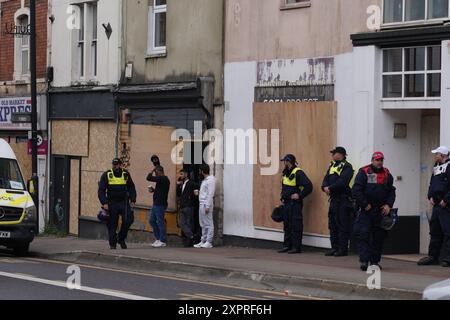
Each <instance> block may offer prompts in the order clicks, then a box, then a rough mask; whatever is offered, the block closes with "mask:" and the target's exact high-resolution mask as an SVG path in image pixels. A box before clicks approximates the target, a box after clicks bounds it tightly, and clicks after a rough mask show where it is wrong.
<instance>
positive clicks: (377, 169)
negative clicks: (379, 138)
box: [352, 152, 396, 271]
mask: <svg viewBox="0 0 450 320" xmlns="http://www.w3.org/2000/svg"><path fill="white" fill-rule="evenodd" d="M383 164H384V155H383V153H381V152H375V153H374V154H373V155H372V164H370V165H368V166H365V167H363V168H361V169H360V170H359V172H358V174H357V175H356V178H355V183H354V185H353V189H352V194H353V198H354V199H355V200H356V203H357V205H358V207H359V208H360V210H359V212H358V215H357V218H356V220H355V225H354V232H355V236H356V238H357V242H358V244H357V247H358V253H359V260H360V264H361V265H360V267H361V270H363V271H367V269H368V267H369V263H370V264H371V265H376V266H379V263H380V260H381V253H382V251H383V244H384V239H385V238H386V235H387V231H386V230H384V229H383V228H382V227H381V221H382V220H383V216H387V215H389V213H390V212H391V209H392V207H393V206H394V202H395V197H396V195H395V187H394V178H393V177H392V175H391V173H390V172H389V170H388V169H387V168H385V167H384V166H383Z"/></svg>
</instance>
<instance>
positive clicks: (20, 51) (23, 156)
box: [0, 0, 49, 231]
mask: <svg viewBox="0 0 450 320" xmlns="http://www.w3.org/2000/svg"><path fill="white" fill-rule="evenodd" d="M29 20H30V9H29V3H28V1H25V0H2V1H0V48H1V49H0V50H1V51H0V138H2V139H5V140H6V141H7V142H8V143H9V144H10V145H11V147H12V149H13V150H14V152H15V154H16V155H17V158H18V161H19V164H20V166H21V170H22V173H23V176H24V178H25V179H29V178H31V176H32V174H33V173H32V169H31V166H32V165H31V142H30V140H29V139H28V132H29V131H30V130H31V122H29V123H17V122H16V121H15V120H14V118H16V116H18V115H19V114H28V115H30V113H31V91H30V46H29V40H30V39H29V38H30V36H29V34H28V33H29ZM48 25H49V23H48V1H46V0H42V1H37V2H36V29H37V30H38V31H37V35H36V63H37V70H36V71H37V93H38V96H37V113H38V131H39V132H38V134H39V136H40V139H39V146H38V153H39V156H38V172H37V174H38V176H39V186H40V193H39V194H40V199H39V201H40V204H39V205H40V207H39V213H40V218H39V221H40V223H39V228H40V230H41V231H42V230H43V229H44V226H45V220H46V218H47V214H46V213H47V209H48V201H47V199H48V192H47V190H48V176H49V175H48V161H47V152H48V134H47V77H46V71H47V69H46V68H47V60H48V49H49V43H48V36H47V35H48Z"/></svg>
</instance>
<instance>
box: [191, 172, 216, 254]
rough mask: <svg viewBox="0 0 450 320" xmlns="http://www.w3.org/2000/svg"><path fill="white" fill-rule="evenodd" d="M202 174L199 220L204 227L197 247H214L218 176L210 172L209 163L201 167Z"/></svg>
mask: <svg viewBox="0 0 450 320" xmlns="http://www.w3.org/2000/svg"><path fill="white" fill-rule="evenodd" d="M200 174H201V175H202V176H203V178H204V179H203V182H202V184H201V187H200V194H199V202H200V208H199V220H200V227H201V228H202V240H201V242H200V243H198V244H196V245H195V246H194V247H195V248H205V249H209V248H212V247H213V245H212V243H213V239H214V219H213V209H214V194H215V191H216V178H215V177H214V176H212V175H211V174H210V168H209V166H208V165H206V164H203V165H202V166H201V167H200Z"/></svg>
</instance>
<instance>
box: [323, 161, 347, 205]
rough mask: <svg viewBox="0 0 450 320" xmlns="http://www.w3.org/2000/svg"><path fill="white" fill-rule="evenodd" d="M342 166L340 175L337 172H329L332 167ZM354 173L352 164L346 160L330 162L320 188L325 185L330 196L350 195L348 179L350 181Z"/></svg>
mask: <svg viewBox="0 0 450 320" xmlns="http://www.w3.org/2000/svg"><path fill="white" fill-rule="evenodd" d="M341 165H342V166H343V168H342V172H341V175H338V174H337V173H334V174H330V169H331V168H332V167H338V166H341ZM353 174H354V170H353V166H352V165H351V164H350V163H349V162H347V161H336V162H332V163H331V165H330V167H329V168H328V170H327V173H326V175H325V177H324V178H323V182H322V190H323V189H324V188H325V187H328V188H330V192H331V195H330V196H331V198H335V197H340V196H347V197H350V196H351V195H352V189H351V188H350V181H352V178H353Z"/></svg>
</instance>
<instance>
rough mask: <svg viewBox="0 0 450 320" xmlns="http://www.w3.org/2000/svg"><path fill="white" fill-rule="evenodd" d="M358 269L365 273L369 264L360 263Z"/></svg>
mask: <svg viewBox="0 0 450 320" xmlns="http://www.w3.org/2000/svg"><path fill="white" fill-rule="evenodd" d="M359 268H360V269H361V270H362V271H364V272H366V271H367V269H368V268H369V263H368V262H360V266H359Z"/></svg>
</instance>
